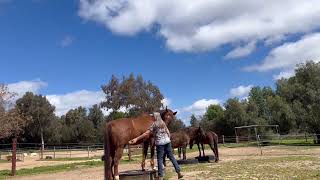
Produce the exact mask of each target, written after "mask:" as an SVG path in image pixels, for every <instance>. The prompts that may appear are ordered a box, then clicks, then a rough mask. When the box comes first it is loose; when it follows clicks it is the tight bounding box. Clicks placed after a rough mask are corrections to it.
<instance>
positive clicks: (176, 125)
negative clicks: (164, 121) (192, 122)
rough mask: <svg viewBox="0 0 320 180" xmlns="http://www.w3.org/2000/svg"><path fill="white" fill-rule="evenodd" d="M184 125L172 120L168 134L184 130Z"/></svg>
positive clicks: (177, 120)
mask: <svg viewBox="0 0 320 180" xmlns="http://www.w3.org/2000/svg"><path fill="white" fill-rule="evenodd" d="M185 127H186V126H185V124H184V123H183V121H181V120H180V119H174V120H173V121H172V122H171V123H170V124H169V126H168V129H169V130H170V132H176V131H178V130H180V129H183V128H185Z"/></svg>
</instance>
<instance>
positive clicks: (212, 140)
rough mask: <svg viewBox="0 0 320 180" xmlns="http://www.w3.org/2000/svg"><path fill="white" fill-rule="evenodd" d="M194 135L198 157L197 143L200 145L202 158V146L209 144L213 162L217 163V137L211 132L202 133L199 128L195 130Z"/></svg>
mask: <svg viewBox="0 0 320 180" xmlns="http://www.w3.org/2000/svg"><path fill="white" fill-rule="evenodd" d="M196 134H197V135H196V142H197V145H198V149H199V157H201V151H200V147H199V143H200V144H201V148H202V152H203V156H205V153H204V147H203V144H209V146H210V148H211V150H212V151H213V153H214V156H215V162H218V161H219V152H218V135H217V134H216V133H214V132H212V131H204V130H203V129H202V128H201V127H199V128H197V130H196Z"/></svg>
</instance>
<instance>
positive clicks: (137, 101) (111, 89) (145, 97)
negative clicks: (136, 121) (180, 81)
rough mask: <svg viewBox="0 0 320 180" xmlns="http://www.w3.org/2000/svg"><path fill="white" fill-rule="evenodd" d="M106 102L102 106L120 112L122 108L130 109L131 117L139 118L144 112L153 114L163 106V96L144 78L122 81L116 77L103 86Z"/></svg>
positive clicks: (125, 78)
mask: <svg viewBox="0 0 320 180" xmlns="http://www.w3.org/2000/svg"><path fill="white" fill-rule="evenodd" d="M102 90H103V92H104V93H105V95H106V100H105V101H104V102H102V103H101V106H102V107H104V108H107V109H108V110H109V109H111V110H113V111H119V109H120V108H121V107H125V108H127V109H129V116H137V115H139V114H141V113H142V112H146V113H152V112H154V111H156V110H159V109H160V107H161V106H162V102H161V101H162V99H163V95H162V94H161V92H160V90H159V88H158V87H157V86H155V85H153V84H152V83H151V82H150V81H148V82H146V81H144V80H143V78H142V76H141V75H139V76H137V77H134V75H133V74H131V75H130V76H129V77H123V78H122V80H121V81H120V80H119V79H117V78H116V77H115V76H112V77H111V80H110V81H109V83H107V84H105V85H103V86H102Z"/></svg>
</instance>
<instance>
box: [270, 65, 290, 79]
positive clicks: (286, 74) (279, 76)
mask: <svg viewBox="0 0 320 180" xmlns="http://www.w3.org/2000/svg"><path fill="white" fill-rule="evenodd" d="M294 75H295V71H294V68H292V69H289V70H284V71H281V72H280V73H279V74H277V75H274V76H273V79H274V80H279V79H282V78H284V79H288V78H290V77H292V76H294Z"/></svg>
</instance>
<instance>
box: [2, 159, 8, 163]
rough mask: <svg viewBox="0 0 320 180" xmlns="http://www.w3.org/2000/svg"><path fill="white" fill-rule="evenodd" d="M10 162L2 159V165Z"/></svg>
mask: <svg viewBox="0 0 320 180" xmlns="http://www.w3.org/2000/svg"><path fill="white" fill-rule="evenodd" d="M8 162H9V161H6V160H4V159H0V163H8Z"/></svg>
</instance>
